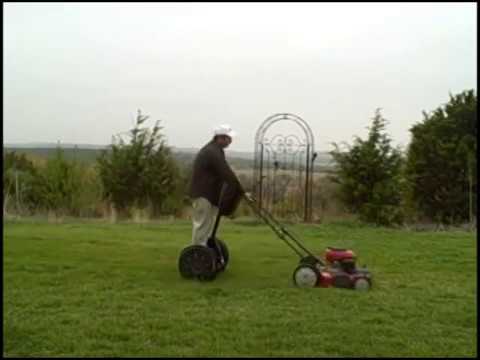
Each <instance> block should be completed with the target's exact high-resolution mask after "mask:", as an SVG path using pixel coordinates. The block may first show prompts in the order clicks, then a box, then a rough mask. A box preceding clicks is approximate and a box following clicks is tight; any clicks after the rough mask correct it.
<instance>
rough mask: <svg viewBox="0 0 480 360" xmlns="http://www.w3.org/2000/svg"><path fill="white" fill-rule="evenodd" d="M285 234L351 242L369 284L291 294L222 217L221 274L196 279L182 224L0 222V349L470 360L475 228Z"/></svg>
mask: <svg viewBox="0 0 480 360" xmlns="http://www.w3.org/2000/svg"><path fill="white" fill-rule="evenodd" d="M293 229H294V231H295V232H296V233H298V234H299V235H300V236H301V238H302V239H303V240H304V242H305V244H306V245H307V246H308V247H310V248H311V249H313V250H314V251H316V252H319V253H323V251H324V249H325V247H326V246H327V245H330V246H346V247H349V248H352V249H353V250H354V251H355V252H356V253H357V255H358V256H359V264H360V265H362V264H367V265H368V267H369V269H370V270H371V271H372V273H373V275H374V281H375V282H374V288H373V289H372V290H371V291H370V292H368V293H362V292H355V291H351V290H345V289H322V288H316V289H297V288H295V287H294V286H293V285H292V282H291V278H292V272H293V270H294V269H295V267H296V265H297V262H298V260H297V258H296V255H295V254H294V253H292V252H291V250H290V249H289V248H288V247H287V246H285V245H284V244H283V243H282V242H281V240H279V239H278V238H276V236H275V235H274V233H273V232H272V231H271V230H270V229H269V228H268V227H266V226H265V225H255V224H251V223H248V222H245V223H243V224H242V223H241V222H232V221H230V220H224V221H222V224H221V227H220V230H219V232H220V234H219V235H220V237H221V238H222V239H224V240H225V241H226V242H227V244H228V247H229V250H230V254H231V261H230V264H229V268H228V269H227V271H226V272H225V273H223V274H221V275H220V276H219V277H218V278H217V279H216V280H215V281H214V282H210V283H199V282H196V281H189V280H184V279H182V278H180V276H179V274H178V271H177V256H178V254H179V252H180V251H181V249H182V248H183V247H184V246H186V245H188V244H189V240H190V235H191V226H190V223H189V222H175V223H163V224H160V223H159V224H144V225H141V224H117V225H112V224H103V223H98V222H80V221H79V222H68V223H63V224H49V223H46V222H34V221H20V222H6V223H4V243H3V250H4V258H3V260H4V265H3V267H4V275H3V276H4V317H3V330H4V335H3V340H4V353H3V355H4V356H132V357H135V356H172V357H179V356H210V357H213V356H226V357H228V356H266V357H273V356H275V357H282V356H317V357H322V356H325V357H349V356H356V357H366V356H370V357H373V356H382V357H383V356H384V357H387V356H391V357H396V356H408V357H415V356H416V357H428V356H434V357H449V356H457V357H462V356H471V357H476V355H477V341H476V338H477V320H476V319H477V307H476V293H477V287H476V283H477V279H476V277H477V275H476V273H477V272H476V267H477V263H476V253H477V251H476V244H477V239H476V235H475V234H473V233H468V232H408V231H403V230H392V229H385V228H372V227H367V226H361V225H358V224H355V223H336V224H326V225H322V226H320V225H312V226H306V225H297V226H294V227H293Z"/></svg>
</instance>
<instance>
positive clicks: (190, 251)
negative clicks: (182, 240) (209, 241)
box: [178, 245, 216, 280]
mask: <svg viewBox="0 0 480 360" xmlns="http://www.w3.org/2000/svg"><path fill="white" fill-rule="evenodd" d="M215 258H216V257H215V253H214V251H213V250H212V249H209V248H207V247H205V246H202V245H192V246H188V247H186V248H185V249H183V250H182V252H181V254H180V258H179V259H178V270H179V271H180V275H181V276H182V277H184V278H186V279H191V278H195V277H196V278H198V279H199V280H212V279H214V278H215V273H216V271H215V270H216V268H215V265H216V264H215V263H216V261H215V260H216V259H215Z"/></svg>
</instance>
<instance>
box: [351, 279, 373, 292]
mask: <svg viewBox="0 0 480 360" xmlns="http://www.w3.org/2000/svg"><path fill="white" fill-rule="evenodd" d="M353 287H354V289H355V290H358V291H368V290H370V288H371V284H370V281H368V280H367V279H364V278H360V279H357V280H356V281H355V284H354V285H353Z"/></svg>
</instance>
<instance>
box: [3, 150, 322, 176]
mask: <svg viewBox="0 0 480 360" xmlns="http://www.w3.org/2000/svg"><path fill="white" fill-rule="evenodd" d="M6 151H15V152H16V153H18V154H25V155H26V156H30V157H34V158H43V159H48V158H53V157H54V156H55V153H56V149H55V148H12V147H4V148H3V152H4V153H5V152H6ZM101 151H102V150H101V149H85V148H78V149H75V148H64V149H63V154H64V156H65V158H66V159H68V160H74V159H75V160H77V161H80V162H84V163H87V164H88V163H93V162H95V160H96V158H97V157H98V155H100V152H101ZM173 156H174V158H175V159H176V160H177V161H178V162H179V163H180V164H181V165H183V166H189V165H190V164H191V163H192V162H193V159H194V157H195V152H191V151H188V152H187V151H174V152H173ZM227 158H228V161H229V163H230V165H231V166H232V167H234V168H235V169H238V170H242V171H253V166H254V163H253V155H252V158H251V159H248V158H246V157H245V155H242V156H241V157H240V155H238V156H237V155H236V154H235V152H233V153H232V155H228V156H227ZM329 161H330V160H329V156H328V155H327V154H323V153H322V154H321V155H320V156H319V160H318V161H317V163H316V164H315V165H316V166H315V169H316V171H323V170H325V169H328V168H330V166H331V164H330V162H329Z"/></svg>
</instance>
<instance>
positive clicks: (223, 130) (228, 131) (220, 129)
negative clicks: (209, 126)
mask: <svg viewBox="0 0 480 360" xmlns="http://www.w3.org/2000/svg"><path fill="white" fill-rule="evenodd" d="M213 135H214V136H215V135H227V136H229V137H231V138H234V137H235V136H236V135H237V133H236V132H235V131H233V130H232V128H231V126H230V125H228V124H223V125H219V126H217V127H216V128H215V129H214V130H213Z"/></svg>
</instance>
